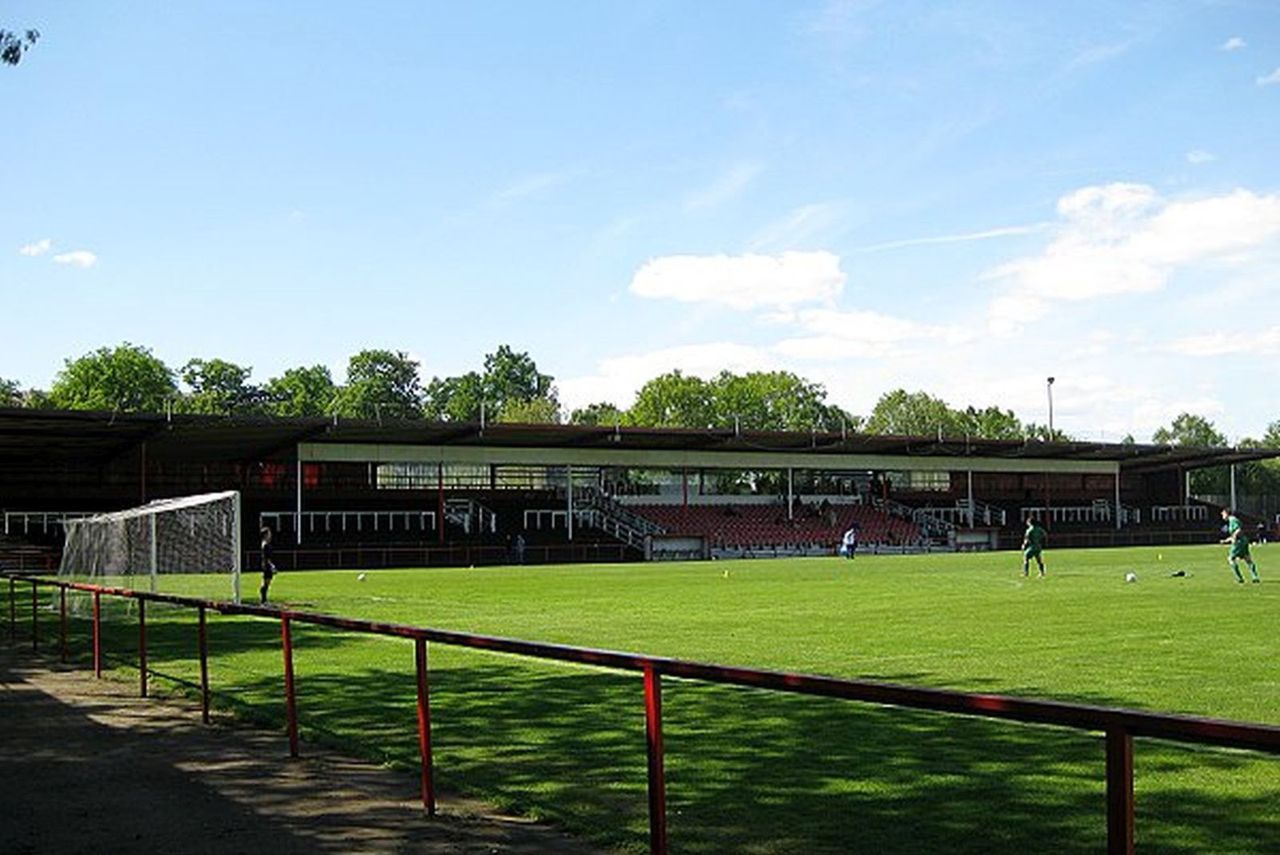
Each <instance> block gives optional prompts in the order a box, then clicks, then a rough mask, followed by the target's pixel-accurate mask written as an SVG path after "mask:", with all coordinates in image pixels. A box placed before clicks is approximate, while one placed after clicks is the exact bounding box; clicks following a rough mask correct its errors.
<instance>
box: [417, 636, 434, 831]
mask: <svg viewBox="0 0 1280 855" xmlns="http://www.w3.org/2000/svg"><path fill="white" fill-rule="evenodd" d="M413 654H414V656H413V659H414V665H415V667H416V670H417V672H418V673H417V677H418V754H419V755H420V757H421V761H422V766H421V769H422V806H423V807H424V808H426V810H427V813H428V814H429V815H431V816H435V814H436V785H435V768H434V766H433V763H432V759H431V698H430V696H429V695H428V694H427V642H426V640H425V639H421V638H415V639H414V640H413Z"/></svg>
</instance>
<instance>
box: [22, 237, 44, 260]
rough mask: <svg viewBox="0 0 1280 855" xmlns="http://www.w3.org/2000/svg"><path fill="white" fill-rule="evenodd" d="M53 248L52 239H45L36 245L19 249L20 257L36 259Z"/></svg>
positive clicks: (31, 244) (28, 245)
mask: <svg viewBox="0 0 1280 855" xmlns="http://www.w3.org/2000/svg"><path fill="white" fill-rule="evenodd" d="M52 247H53V241H52V240H51V239H50V238H43V239H41V240H38V241H36V242H35V243H29V244H27V245H26V246H24V247H20V248H19V249H18V254H19V255H26V256H30V257H32V258H35V257H36V256H37V255H44V254H45V253H46V252H48V251H49V250H50V249H51V248H52Z"/></svg>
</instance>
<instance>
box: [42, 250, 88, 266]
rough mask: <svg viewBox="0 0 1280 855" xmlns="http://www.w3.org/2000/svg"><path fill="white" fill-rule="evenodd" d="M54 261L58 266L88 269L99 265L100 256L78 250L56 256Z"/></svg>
mask: <svg viewBox="0 0 1280 855" xmlns="http://www.w3.org/2000/svg"><path fill="white" fill-rule="evenodd" d="M53 260H54V261H55V262H57V263H58V264H69V265H71V266H72V267H80V268H88V267H93V266H94V265H95V264H97V263H98V256H96V255H94V254H93V253H92V252H90V251H89V250H87V249H77V250H74V251H72V252H64V253H62V254H61V255H55V256H54V257H53Z"/></svg>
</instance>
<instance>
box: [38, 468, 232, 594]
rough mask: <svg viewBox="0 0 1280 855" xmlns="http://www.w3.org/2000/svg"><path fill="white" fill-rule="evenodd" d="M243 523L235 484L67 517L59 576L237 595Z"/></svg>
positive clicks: (153, 588) (158, 589) (159, 589)
mask: <svg viewBox="0 0 1280 855" xmlns="http://www.w3.org/2000/svg"><path fill="white" fill-rule="evenodd" d="M240 524H241V510H240V493H239V492H237V491H235V490H229V491H227V492H223V493H204V494H201V495H197V496H182V497H179V498H174V499H158V500H156V501H154V502H151V503H149V504H146V505H142V506H140V507H136V508H129V509H128V510H123V511H113V512H112V513H106V514H97V515H95V516H91V517H85V518H83V519H76V520H67V521H66V522H65V523H64V525H65V528H66V545H65V546H64V547H63V550H62V563H61V565H60V566H59V568H58V576H59V577H60V578H63V579H67V580H70V581H76V582H90V583H93V584H96V585H107V586H116V587H123V588H132V589H134V590H146V591H153V592H164V593H171V594H186V595H189V596H196V597H210V598H213V599H225V598H227V597H228V596H230V597H231V598H232V600H233V601H234V602H237V603H238V602H240V554H241V549H240Z"/></svg>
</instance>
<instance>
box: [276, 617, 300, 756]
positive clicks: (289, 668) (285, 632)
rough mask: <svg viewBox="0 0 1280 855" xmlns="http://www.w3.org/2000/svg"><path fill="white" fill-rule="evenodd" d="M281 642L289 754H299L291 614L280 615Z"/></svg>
mask: <svg viewBox="0 0 1280 855" xmlns="http://www.w3.org/2000/svg"><path fill="white" fill-rule="evenodd" d="M280 642H281V647H282V648H283V651H284V712H285V720H286V724H287V726H288V728H289V756H290V757H297V756H298V704H297V698H296V695H295V694H294V690H293V634H292V633H291V632H290V630H289V616H288V615H281V616H280Z"/></svg>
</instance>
